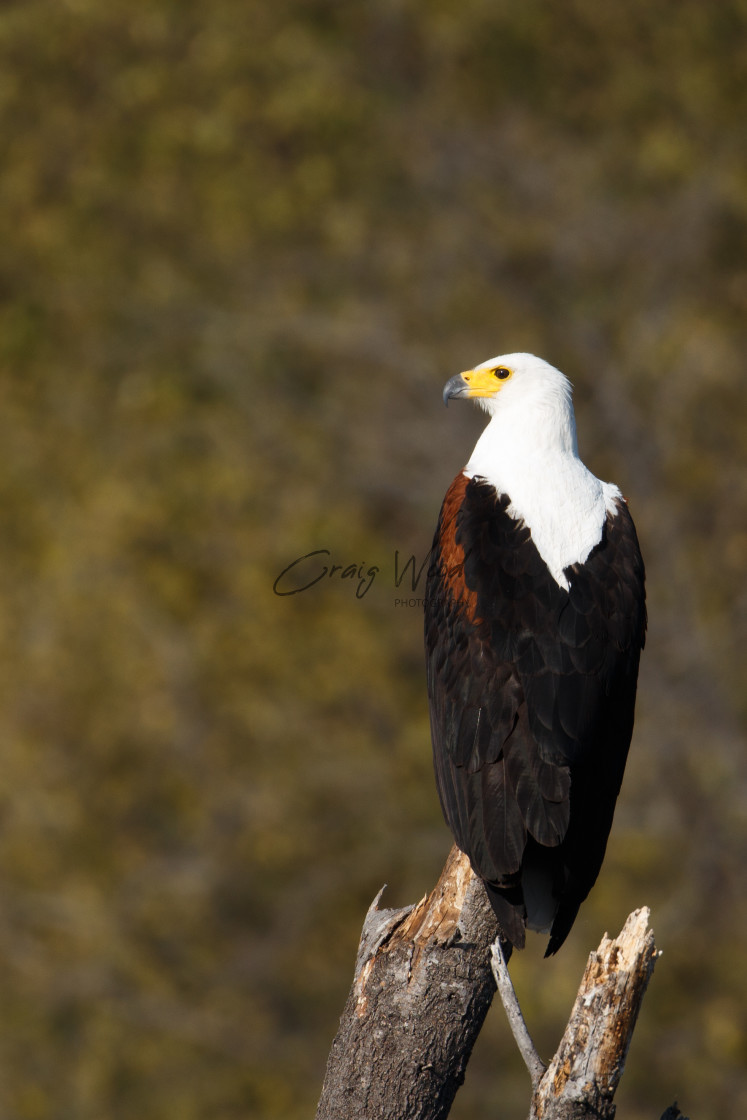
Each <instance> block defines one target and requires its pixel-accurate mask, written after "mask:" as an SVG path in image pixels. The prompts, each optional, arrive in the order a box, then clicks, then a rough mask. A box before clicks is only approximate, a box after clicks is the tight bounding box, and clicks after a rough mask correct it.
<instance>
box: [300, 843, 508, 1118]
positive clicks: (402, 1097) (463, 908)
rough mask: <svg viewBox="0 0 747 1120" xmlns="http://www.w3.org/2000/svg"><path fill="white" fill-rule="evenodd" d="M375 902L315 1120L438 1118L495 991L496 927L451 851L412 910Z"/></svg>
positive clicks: (475, 882) (477, 886)
mask: <svg viewBox="0 0 747 1120" xmlns="http://www.w3.org/2000/svg"><path fill="white" fill-rule="evenodd" d="M380 897H381V895H380V894H379V895H378V896H377V897H376V898H375V899H374V901H373V903H372V905H371V909H370V910H369V911H368V914H367V915H366V920H365V923H364V926H363V935H362V937H361V944H360V948H359V951H358V960H357V962H356V967H355V979H354V981H353V987H352V988H351V991H350V995H349V997H348V1001H347V1004H346V1007H345V1010H344V1012H343V1015H342V1019H341V1021H340V1029H339V1031H338V1033H337V1036H336V1038H335V1040H334V1042H333V1044H332V1050H331V1052H330V1055H329V1061H328V1063H327V1073H326V1077H325V1079H324V1088H323V1089H322V1097H321V1101H320V1103H319V1109H318V1111H317V1120H343V1118H347V1117H350V1120H353V1118H355V1120H368V1118H369V1117H385V1118H386V1120H443V1118H444V1117H446V1116H448V1114H449V1110H450V1108H451V1104H452V1101H453V1100H454V1095H455V1093H456V1091H457V1089H458V1088H459V1086H460V1085H461V1084H462V1081H463V1080H464V1071H465V1069H466V1066H467V1062H468V1060H469V1056H470V1054H471V1053H472V1047H473V1045H474V1043H475V1039H476V1038H477V1036H478V1034H479V1033H480V1028H481V1027H482V1024H483V1021H484V1019H485V1016H486V1014H487V1012H488V1008H489V1007H490V1004H491V1001H492V999H493V993H494V992H495V981H494V980H493V976H492V973H491V968H490V945H491V943H492V942H493V941H494V940H495V938H496V936H497V933H498V927H497V925H496V920H495V916H494V915H493V911H492V909H491V907H490V903H489V902H488V899H487V895H486V894H485V889H484V887H483V885H482V883H481V882H480V880H479V879H477V878H476V876H475V875H474V874H473V873H472V869H471V867H470V864H469V860H468V859H467V857H466V856H465V855H463V854H462V853H461V852H460V851H459V850H458V849H457V848H452V850H451V853H450V854H449V858H448V860H447V861H446V866H445V867H444V870H443V872H442V873H441V878H440V879H439V881H438V883H437V884H436V887H435V888H434V890H433V891H432V892H431V894H430V895H428V897H427V898H424V899H423V900H422V901H421V902H419V903H418V904H417V906H412V907H408V908H406V909H404V910H379V909H377V903H378V901H379V898H380Z"/></svg>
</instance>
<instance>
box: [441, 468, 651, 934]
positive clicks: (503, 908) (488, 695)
mask: <svg viewBox="0 0 747 1120" xmlns="http://www.w3.org/2000/svg"><path fill="white" fill-rule="evenodd" d="M509 505H510V498H509V496H508V495H505V494H499V493H497V492H496V490H495V489H494V487H493V486H492V485H491V484H490V483H488V482H486V481H484V480H482V479H480V478H472V479H468V478H467V477H466V476H465V475H459V476H457V478H456V479H455V481H454V483H453V484H452V486H451V487H450V489H449V491H448V492H447V495H446V498H445V499H444V503H443V507H442V509H441V515H440V518H439V523H438V528H437V530H436V536H435V539H434V544H433V551H432V554H431V563H430V569H429V573H428V582H427V593H426V600H427V601H426V615H425V644H426V658H427V675H428V694H429V701H430V714H431V730H432V740H433V754H434V762H435V771H436V781H437V786H438V792H439V796H440V799H441V805H442V807H443V811H444V815H445V817H446V820H447V822H448V824H449V826H450V828H451V830H452V833H453V835H454V838H455V840H456V843H457V845H458V846H459V848H461V850H462V851H464V852H465V853H466V854H467V855H468V856H469V858H470V860H471V862H472V866H473V868H474V870H475V872H476V873H477V874H478V875H479V876H480V877H481V878H482V879H483V880H484V881H485V884H486V887H487V889H488V893H489V896H490V898H491V901H492V903H493V906H494V909H495V911H496V915H497V917H498V920H499V923H500V925H501V927H502V929H503V932H504V933H505V934H506V935H507V937H508V938H509V940H510V941H511V942H512V943H513V944H514V945H516V946H517V947H521V946H523V944H524V931H525V928H526V925H527V922H529V924H530V925H531V924H533V923H534V924H535V925H537V923H539V928H542V929H546V928H550V940H549V944H548V947H547V953H548V954H550V953H554V952H556V951H557V949H558V948H559V947H560V946H561V944H562V943H563V941H564V940H565V938H566V936H567V934H568V932H569V930H570V928H571V926H572V924H573V922H574V920H575V917H576V914H577V912H578V908H579V906H580V904H581V903H582V902H583V900H584V899H585V898H586V896H587V894H588V892H589V890H590V889H591V887H592V886H593V884H594V881H595V879H596V877H597V875H598V873H599V869H600V867H601V865H602V860H603V858H604V852H605V848H606V844H607V837H608V835H609V831H610V827H611V824H612V817H613V813H614V808H615V801H616V799H617V795H618V792H619V790H620V784H621V782H622V777H623V770H624V768H625V762H626V758H627V753H628V747H629V744H630V739H631V734H632V730H633V712H634V706H635V694H636V681H637V675H638V662H639V657H640V652H641V649H642V647H643V642H644V635H645V627H646V617H645V597H644V568H643V562H642V560H641V555H640V551H639V548H638V541H637V538H636V532H635V528H634V526H633V521H632V519H631V517H630V514H629V512H628V509H627V505H626V504H625V502H624V501H623V500H621V499H618V500H617V503H616V510H615V512H614V513H613V514H608V516H607V519H606V522H605V524H604V528H603V532H602V537H601V540H600V541H599V543H598V544H597V545H596V547H595V548H594V549H593V550H592V551H591V553H590V555H589V556H588V557H587V559H586V560H585V561H584V562H583V563H579V564H575V565H573V566H572V567H570V568H567V569H566V572H565V574H566V578H567V580H568V582H569V584H570V588H569V590H565V589H564V588H563V587H561V586H560V585H559V584H558V582H556V580H555V579H554V578H553V576H552V575H551V573H550V571H549V569H548V567H547V565H546V564H545V562H544V561H543V559H542V558H541V556H540V555H539V553H538V551H537V549H536V547H535V545H534V542H533V541H532V536H531V532H530V530H529V529H528V528H527V526H526V525H524V523H523V522H521V521H516V520H514V518H512V517H511V516H510V515H509V513H508V512H507V510H508V507H509ZM527 909H529V915H528V916H527Z"/></svg>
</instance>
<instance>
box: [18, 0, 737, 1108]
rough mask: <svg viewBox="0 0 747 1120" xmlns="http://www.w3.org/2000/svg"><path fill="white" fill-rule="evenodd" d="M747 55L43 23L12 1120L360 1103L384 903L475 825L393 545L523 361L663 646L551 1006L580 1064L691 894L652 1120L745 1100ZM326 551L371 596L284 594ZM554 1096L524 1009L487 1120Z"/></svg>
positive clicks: (364, 19)
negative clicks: (359, 1059) (337, 1077)
mask: <svg viewBox="0 0 747 1120" xmlns="http://www.w3.org/2000/svg"><path fill="white" fill-rule="evenodd" d="M746 70H747V7H746V6H745V4H744V3H743V2H742V0H727V2H725V3H722V4H718V5H705V4H702V3H699V2H695V0H681V2H680V3H677V4H673V3H671V2H667V0H646V2H645V3H644V2H643V0H631V2H629V3H627V4H625V5H617V6H614V5H601V4H598V3H596V2H594V0H573V2H569V3H568V4H565V5H562V6H561V5H549V4H542V3H539V2H537V0H528V2H526V3H523V4H521V5H519V4H510V3H507V2H505V0H460V2H459V3H457V2H456V0H430V2H428V3H426V2H425V0H370V2H368V3H365V4H352V3H342V2H341V0H274V2H273V3H258V2H255V3H248V4H247V3H239V2H238V0H214V2H213V3H211V4H210V5H204V4H198V3H195V2H194V0H182V2H180V3H177V2H175V0H155V2H154V0H147V2H146V0H129V2H128V3H124V2H123V0H109V2H108V3H100V2H99V3H97V2H96V0H67V2H56V3H53V2H51V0H24V2H23V3H21V2H15V3H12V2H9V3H6V4H5V5H3V8H2V11H1V12H0V119H1V123H2V136H3V140H4V158H3V170H2V176H0V223H1V225H2V253H0V440H1V441H2V449H3V451H2V466H1V468H0V533H1V539H2V549H1V550H0V604H1V606H2V619H3V625H2V627H1V628H0V665H1V667H2V672H1V673H0V698H1V702H0V726H1V727H2V737H3V743H4V749H3V764H2V766H0V894H1V897H2V905H1V906H0V990H2V993H3V998H2V1015H1V1016H0V1065H1V1066H2V1076H0V1112H1V1113H2V1115H4V1116H8V1117H17V1118H19V1120H47V1118H50V1120H51V1118H55V1120H57V1118H63V1117H65V1118H67V1117H75V1118H76V1120H89V1118H90V1120H100V1118H101V1117H102V1116H107V1117H116V1118H119V1120H128V1118H130V1117H133V1118H134V1117H137V1118H138V1120H155V1118H162V1117H169V1118H170V1120H193V1118H197V1117H210V1118H211V1120H234V1118H238V1117H261V1118H263V1120H264V1118H266V1120H274V1118H280V1117H282V1118H288V1120H296V1118H299V1120H300V1118H301V1117H304V1116H308V1115H310V1114H311V1113H312V1110H313V1107H314V1104H315V1100H316V1097H317V1095H318V1091H319V1087H320V1084H321V1078H322V1075H323V1069H324V1063H325V1060H326V1054H327V1050H328V1047H329V1044H330V1041H331V1038H332V1036H333V1034H334V1031H335V1028H336V1021H337V1016H338V1014H339V1012H340V1011H341V1009H342V1004H343V1001H344V997H345V993H346V990H347V987H348V984H349V981H350V978H351V975H352V966H353V960H354V953H355V948H356V945H357V938H358V933H359V929H360V925H361V922H362V918H363V915H364V912H365V908H366V907H367V905H368V903H369V901H370V900H371V898H372V897H373V895H374V894H375V892H376V891H377V890H378V888H379V887H380V886H381V884H382V883H383V882H384V881H388V882H389V884H390V890H389V893H388V895H387V898H388V899H389V901H390V903H391V904H404V903H407V902H411V901H415V899H416V898H418V897H419V896H420V895H422V894H423V892H424V891H425V890H426V889H428V888H429V887H430V886H431V885H432V883H433V881H434V879H435V876H436V875H437V873H438V871H439V869H440V866H441V863H442V861H443V858H444V856H445V854H446V851H447V850H448V846H449V843H450V839H449V837H448V834H447V832H446V829H445V826H444V825H443V823H442V821H441V818H440V813H439V810H438V805H437V800H436V795H435V789H434V785H433V780H432V777H431V770H430V757H429V755H430V747H429V736H428V725H427V711H426V701H425V685H424V679H423V670H422V663H421V617H420V611H419V609H417V607H402V606H397V605H396V600H397V598H398V597H401V596H402V594H403V590H404V587H405V586H406V582H404V583H403V584H401V585H400V587H397V585H396V581H395V567H394V557H395V552H398V553H399V558H400V563H401V562H402V561H403V559H405V558H407V557H408V556H409V555H411V554H412V555H416V556H417V557H418V558H419V559H422V558H424V556H425V553H426V552H427V549H428V547H429V545H430V537H431V534H432V531H433V527H434V524H435V519H436V516H437V512H438V506H439V503H440V499H441V496H442V494H443V492H444V490H445V488H446V486H447V484H448V482H449V481H450V479H451V477H452V476H453V475H454V474H455V473H456V471H457V470H458V468H459V467H460V466H461V465H462V463H463V462H464V461H465V459H466V456H467V454H468V452H469V450H470V448H471V445H472V442H473V441H474V438H475V436H476V433H477V431H478V430H479V427H480V421H479V418H478V417H476V416H474V415H472V414H468V412H467V410H466V409H462V410H459V409H456V408H454V409H450V410H449V413H448V414H445V413H444V412H443V410H442V409H441V406H440V390H441V386H442V383H443V382H444V381H445V379H446V378H447V376H450V375H451V374H452V373H453V372H455V371H457V370H459V369H462V368H465V367H466V366H468V365H470V364H472V363H474V362H476V361H479V360H482V359H484V358H486V357H488V356H490V355H492V354H494V353H499V352H506V351H510V350H518V349H529V350H532V351H534V352H537V353H540V354H542V355H543V356H544V357H546V358H548V359H549V360H551V361H553V362H554V363H555V364H557V365H559V366H560V367H561V368H563V369H564V370H565V371H566V372H567V373H568V374H569V375H570V376H571V377H572V379H573V380H574V381H575V383H576V399H577V411H578V414H579V427H580V433H581V442H582V453H583V454H584V457H585V458H586V460H587V462H589V464H590V466H591V467H592V468H593V469H594V470H595V471H596V473H598V474H600V475H601V476H603V477H611V478H614V479H615V480H616V481H618V482H619V484H620V485H621V486H622V488H623V490H624V492H625V493H626V494H627V495H628V496H629V497H630V500H631V504H632V508H633V512H634V515H635V517H636V520H637V523H638V526H639V530H640V535H641V538H642V543H643V547H644V550H645V554H646V559H647V565H648V571H649V604H650V618H651V627H650V639H649V644H648V648H647V652H646V655H645V658H644V662H643V669H642V683H641V695H640V704H639V718H638V725H637V733H636V740H635V743H634V748H633V752H632V756H631V762H630V766H629V772H628V777H627V779H626V784H625V787H624V793H623V797H622V800H621V803H620V807H619V810H618V815H617V820H616V825H615V830H614V832H613V838H612V841H611V843H610V848H609V854H608V859H607V863H606V867H605V870H604V873H603V875H602V878H601V880H600V883H599V885H598V887H597V888H596V889H595V891H594V893H593V895H592V898H591V899H590V900H589V902H588V903H587V904H586V907H585V909H584V910H583V912H582V916H581V918H580V919H579V922H578V924H577V926H576V928H575V930H574V934H573V936H572V937H571V939H570V942H569V944H568V946H567V948H565V949H564V950H563V953H562V954H561V955H560V958H558V959H554V960H552V961H549V962H543V961H541V960H540V954H541V951H542V947H541V946H540V945H539V942H538V940H537V939H535V941H537V944H536V945H535V944H533V945H532V946H531V947H530V948H529V949H528V950H527V952H526V953H525V954H524V956H523V957H520V958H519V959H517V961H516V964H515V966H514V968H515V972H516V976H517V984H518V986H519V989H520V995H521V996H522V999H523V1001H524V1003H525V1007H526V1011H527V1014H528V1017H529V1020H530V1023H531V1025H532V1027H533V1028H534V1030H535V1033H536V1035H537V1037H538V1040H539V1042H540V1045H541V1047H542V1048H544V1050H545V1051H550V1050H551V1049H553V1048H554V1046H555V1044H556V1041H557V1037H558V1035H559V1033H560V1031H561V1030H562V1027H563V1025H564V1022H565V1018H566V1014H567V1011H568V1009H569V1007H570V1002H571V1000H572V997H573V994H574V992H575V988H576V985H577V982H578V979H579V977H580V973H581V970H582V967H583V962H584V959H585V956H586V953H587V952H588V950H589V949H590V948H591V947H592V946H595V945H596V944H597V943H598V941H599V939H600V936H601V933H602V932H603V931H604V929H609V930H610V931H611V932H617V930H618V929H619V927H620V925H621V924H622V921H623V920H624V918H625V916H626V914H627V913H628V911H629V910H631V909H633V908H634V907H635V906H637V905H642V904H644V903H647V904H649V905H650V906H651V907H652V911H653V925H654V928H655V930H656V934H657V940H658V943H659V945H660V947H661V948H663V949H664V955H663V957H662V959H661V962H660V963H659V965H658V967H657V971H656V975H655V978H654V981H653V983H652V986H651V988H650V990H649V994H648V996H647V999H646V1002H645V1004H644V1009H643V1014H642V1017H641V1020H640V1023H639V1027H638V1030H637V1033H636V1036H635V1039H634V1043H633V1048H632V1051H631V1055H630V1058H629V1062H628V1070H627V1073H626V1077H625V1080H624V1081H623V1086H622V1089H621V1092H620V1094H619V1099H620V1111H621V1114H622V1113H623V1112H624V1113H625V1115H626V1116H627V1117H629V1118H632V1120H635V1118H638V1117H640V1118H641V1120H643V1118H644V1117H646V1118H648V1117H651V1116H655V1115H659V1112H657V1111H656V1110H657V1109H659V1111H662V1110H663V1108H664V1106H665V1105H666V1104H668V1103H670V1101H671V1100H672V1099H674V1097H675V1096H676V1097H677V1098H678V1100H679V1102H680V1104H681V1106H682V1107H683V1109H685V1110H686V1111H687V1112H688V1113H689V1114H691V1115H693V1116H694V1117H695V1116H697V1117H698V1118H699V1120H707V1118H710V1117H713V1118H716V1117H726V1116H730V1117H731V1116H735V1115H739V1114H740V1113H742V1112H744V1111H745V1109H747V1083H746V1081H745V1076H744V1069H745V1067H746V1066H747V1024H746V1018H747V1013H746V1012H745V1008H746V1007H747V969H745V958H744V949H745V945H744V930H745V927H746V925H747V907H746V906H745V889H744V888H745V882H744V853H745V846H746V841H747V822H746V820H745V813H744V804H745V789H746V787H747V754H746V752H745V740H744V733H745V724H746V723H747V701H746V700H745V697H746V696H747V689H745V680H744V672H743V662H742V660H741V654H742V650H743V648H744V638H745V617H746V614H747V598H746V597H745V583H744V573H745V567H746V566H747V528H746V526H747V481H746V479H747V472H746V471H745V466H746V463H745V459H746V457H747V456H746V451H745V449H746V448H747V430H746V428H747V424H746V420H745V417H746V415H747V412H746V411H745V369H744V353H745V332H744V315H745V304H746V303H747V263H746V262H747V159H746V158H745V157H746V156H747V151H746V150H745V149H746V148H747V133H746V132H745V129H744V121H745V119H746V117H747V103H746V102H747V83H745V81H744V75H745V72H746ZM315 549H329V551H330V554H331V561H333V562H335V563H339V564H343V565H349V564H355V565H360V564H365V565H366V566H370V565H376V566H377V567H378V568H379V569H380V570H379V572H378V574H377V575H376V576H375V579H374V582H373V584H372V586H371V587H370V589H369V591H368V592H367V593H366V594H365V595H364V596H363V597H362V598H356V596H355V586H356V584H355V582H354V581H351V580H347V581H346V580H343V579H341V578H339V573H338V574H337V575H336V576H335V577H334V578H325V579H323V580H322V581H320V583H318V584H316V585H315V586H314V587H313V588H311V589H309V590H308V591H306V592H304V593H303V594H299V595H295V596H288V597H278V596H276V595H274V594H273V590H272V588H273V582H274V580H275V578H276V576H277V575H278V574H279V572H280V571H281V570H282V569H283V568H284V567H286V566H287V565H288V564H289V563H290V562H291V561H292V560H293V559H294V558H296V557H299V556H302V555H304V554H305V553H307V552H310V551H312V550H315ZM420 591H421V593H422V585H421V588H420ZM417 594H418V590H417V589H416V590H415V592H413V591H412V590H411V591H410V595H411V596H415V597H416V596H417ZM527 1097H528V1084H527V1080H526V1075H525V1073H524V1072H523V1070H522V1069H521V1068H520V1065H519V1061H518V1059H517V1058H516V1056H515V1055H514V1053H513V1044H512V1042H511V1041H510V1039H509V1037H508V1035H507V1031H506V1030H505V1028H504V1025H503V1022H502V1016H501V1014H500V1012H499V1011H498V1010H496V1011H495V1012H494V1014H492V1015H491V1017H490V1018H489V1022H488V1025H487V1027H486V1030H485V1032H484V1033H483V1037H482V1039H481V1042H480V1046H479V1047H478V1052H477V1053H476V1055H475V1058H474V1060H473V1063H472V1065H471V1067H470V1071H469V1074H468V1078H467V1082H466V1085H465V1087H464V1089H463V1090H462V1092H461V1095H460V1099H459V1100H458V1102H457V1105H456V1106H455V1110H454V1116H455V1117H456V1118H457V1120H459V1118H461V1117H464V1118H466V1117H468V1116H469V1117H471V1118H473V1120H474V1118H477V1117H482V1116H486V1117H487V1116H496V1115H501V1116H506V1117H509V1116H516V1117H520V1116H523V1115H524V1114H525V1111H526V1101H527Z"/></svg>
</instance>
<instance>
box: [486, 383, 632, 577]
mask: <svg viewBox="0 0 747 1120" xmlns="http://www.w3.org/2000/svg"><path fill="white" fill-rule="evenodd" d="M566 384H567V383H566ZM500 405H501V406H502V407H500V408H496V409H495V410H494V411H493V418H492V419H491V421H490V423H489V424H488V426H487V428H486V429H485V431H484V432H483V433H482V435H481V436H480V439H479V440H478V441H477V444H476V446H475V449H474V451H473V452H472V456H471V458H470V460H469V463H468V464H467V466H466V467H465V469H464V473H465V474H466V475H467V476H468V477H469V478H474V477H475V476H478V475H479V476H481V477H482V478H484V479H486V480H487V481H488V482H490V483H491V484H492V485H493V486H494V487H495V489H496V491H497V492H498V493H499V494H507V495H508V497H509V498H510V500H511V505H510V506H509V510H508V512H509V514H510V515H511V516H512V517H514V518H516V519H522V520H523V521H524V522H525V523H526V525H527V526H528V527H529V529H530V530H531V533H532V540H533V541H534V544H535V546H536V548H537V551H538V552H539V554H540V556H541V557H542V559H543V560H544V561H545V563H546V564H547V567H548V568H549V570H550V572H551V574H552V576H553V578H554V579H555V581H556V582H557V583H558V584H559V585H560V587H563V588H565V589H566V590H568V588H569V583H568V579H567V577H566V575H565V572H564V569H565V568H567V567H569V565H571V564H576V563H583V561H584V560H586V558H587V557H588V555H589V553H590V552H591V550H592V549H593V548H594V546H595V545H597V544H598V543H599V541H600V540H601V537H602V530H603V527H604V521H605V518H606V516H607V514H608V513H614V512H615V504H614V503H615V499H616V498H619V497H620V491H619V490H618V489H617V487H616V486H613V485H611V484H610V483H606V482H600V481H599V479H598V478H595V477H594V475H593V474H592V473H591V471H589V470H587V468H586V467H585V466H584V464H583V463H582V462H581V460H580V459H579V457H578V446H577V443H576V424H575V420H574V415H573V406H572V404H571V400H570V386H568V389H567V391H566V392H558V393H557V394H552V395H551V396H548V395H547V393H540V394H538V395H537V398H536V399H535V400H532V399H531V395H530V394H524V395H523V396H522V397H521V398H520V399H512V398H511V396H510V394H509V393H508V391H506V392H505V395H504V396H503V399H501V401H500Z"/></svg>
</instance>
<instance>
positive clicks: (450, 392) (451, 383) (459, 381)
mask: <svg viewBox="0 0 747 1120" xmlns="http://www.w3.org/2000/svg"><path fill="white" fill-rule="evenodd" d="M468 390H469V385H468V384H467V382H466V381H465V380H464V378H463V377H462V375H461V373H455V374H454V376H453V377H450V378H449V380H448V381H447V382H446V384H445V385H444V404H445V405H446V406H447V407H448V404H449V401H453V400H455V398H457V397H463V396H464V395H465V393H466V392H467V391H468Z"/></svg>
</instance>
